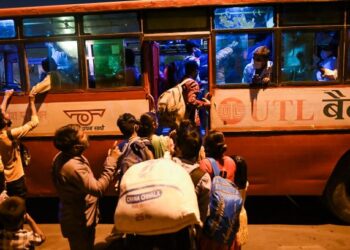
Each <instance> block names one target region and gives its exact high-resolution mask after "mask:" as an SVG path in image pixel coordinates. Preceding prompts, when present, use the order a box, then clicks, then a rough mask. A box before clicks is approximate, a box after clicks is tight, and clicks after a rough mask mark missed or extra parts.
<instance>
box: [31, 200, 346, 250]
mask: <svg viewBox="0 0 350 250" xmlns="http://www.w3.org/2000/svg"><path fill="white" fill-rule="evenodd" d="M114 208H115V201H114V199H113V198H105V199H103V200H102V202H101V212H102V220H101V224H100V225H98V227H97V232H96V242H101V241H103V240H104V238H105V236H106V235H107V234H108V233H109V232H110V230H111V228H112V226H113V225H112V223H113V213H114ZM246 210H247V213H248V220H249V226H248V230H249V239H248V243H247V244H246V245H245V246H244V247H243V248H242V249H243V250H297V249H298V250H350V240H349V239H350V237H349V236H350V225H345V224H343V223H342V222H340V221H338V220H337V219H336V218H334V217H333V216H332V215H330V214H329V213H328V212H327V210H326V209H325V208H324V207H323V205H322V203H321V201H320V199H319V198H318V197H286V196H281V197H280V196H279V197H263V196H259V197H248V198H247V200H246ZM28 211H29V212H30V213H31V214H32V215H33V217H34V218H35V219H36V220H37V221H38V222H39V223H40V226H41V227H42V228H43V230H44V232H45V233H46V235H47V241H46V242H45V243H44V245H42V246H40V247H38V248H37V249H45V250H46V249H48V250H51V249H53V250H66V249H68V245H67V242H66V240H65V239H63V238H62V236H61V234H60V230H59V225H58V224H57V219H56V218H57V216H56V215H57V199H56V198H51V199H47V198H46V199H29V200H28Z"/></svg>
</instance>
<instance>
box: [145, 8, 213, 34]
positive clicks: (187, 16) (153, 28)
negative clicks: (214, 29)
mask: <svg viewBox="0 0 350 250" xmlns="http://www.w3.org/2000/svg"><path fill="white" fill-rule="evenodd" d="M208 17H209V15H208V14H207V10H206V9H197V8H196V9H177V10H162V11H158V10H157V11H148V12H146V13H145V26H144V27H145V32H150V33H152V32H171V31H196V30H209V18H208Z"/></svg>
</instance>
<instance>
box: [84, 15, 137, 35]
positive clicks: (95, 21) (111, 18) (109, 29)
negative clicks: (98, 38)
mask: <svg viewBox="0 0 350 250" xmlns="http://www.w3.org/2000/svg"><path fill="white" fill-rule="evenodd" d="M83 21H84V33H85V34H108V33H123V32H138V31H140V26H139V22H138V20H137V14H136V13H114V14H101V15H87V16H84V17H83Z"/></svg>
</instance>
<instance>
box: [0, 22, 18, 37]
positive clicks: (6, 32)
mask: <svg viewBox="0 0 350 250" xmlns="http://www.w3.org/2000/svg"><path fill="white" fill-rule="evenodd" d="M14 37H16V29H15V21H14V20H12V19H9V20H0V39H2V38H14Z"/></svg>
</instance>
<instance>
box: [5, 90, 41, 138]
mask: <svg viewBox="0 0 350 250" xmlns="http://www.w3.org/2000/svg"><path fill="white" fill-rule="evenodd" d="M28 105H29V109H30V111H31V119H30V121H29V122H27V123H26V124H24V125H23V126H20V127H17V128H13V129H11V131H10V132H11V135H12V137H13V138H15V139H16V138H20V137H23V136H25V135H26V134H28V132H29V131H31V130H33V129H34V128H35V127H36V126H38V124H39V118H38V114H37V110H36V107H35V97H34V96H29V104H28Z"/></svg>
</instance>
